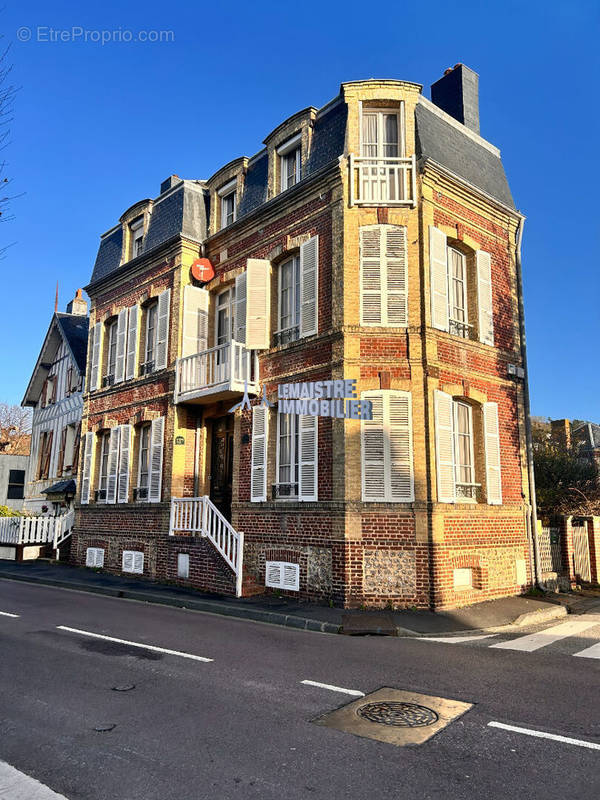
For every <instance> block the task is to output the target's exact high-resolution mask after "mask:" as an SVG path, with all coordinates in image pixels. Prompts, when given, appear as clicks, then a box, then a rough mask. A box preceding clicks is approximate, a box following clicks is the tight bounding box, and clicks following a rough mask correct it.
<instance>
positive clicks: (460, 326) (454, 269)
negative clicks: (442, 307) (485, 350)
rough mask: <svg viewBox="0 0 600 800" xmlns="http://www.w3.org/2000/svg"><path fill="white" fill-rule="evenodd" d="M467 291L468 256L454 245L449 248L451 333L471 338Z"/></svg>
mask: <svg viewBox="0 0 600 800" xmlns="http://www.w3.org/2000/svg"><path fill="white" fill-rule="evenodd" d="M467 298H468V292H467V257H466V256H465V254H464V253H461V252H460V251H459V250H455V249H454V248H453V247H449V248H448V313H449V323H450V333H453V334H455V335H456V336H462V337H463V339H468V338H469V329H470V328H471V327H472V326H471V325H469V312H468V305H467V304H468V299H467Z"/></svg>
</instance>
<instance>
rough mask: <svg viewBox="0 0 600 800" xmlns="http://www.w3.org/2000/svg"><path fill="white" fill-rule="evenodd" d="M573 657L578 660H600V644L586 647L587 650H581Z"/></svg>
mask: <svg viewBox="0 0 600 800" xmlns="http://www.w3.org/2000/svg"><path fill="white" fill-rule="evenodd" d="M573 655H574V656H577V658H600V642H598V643H597V644H593V645H592V646H591V647H586V648H585V650H580V651H579V652H578V653H573Z"/></svg>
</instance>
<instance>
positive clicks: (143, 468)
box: [135, 424, 151, 502]
mask: <svg viewBox="0 0 600 800" xmlns="http://www.w3.org/2000/svg"><path fill="white" fill-rule="evenodd" d="M150 430H151V426H150V424H147V425H142V427H141V428H140V429H139V446H138V481H137V488H136V490H135V498H136V500H139V501H141V502H144V501H147V500H148V481H149V475H150Z"/></svg>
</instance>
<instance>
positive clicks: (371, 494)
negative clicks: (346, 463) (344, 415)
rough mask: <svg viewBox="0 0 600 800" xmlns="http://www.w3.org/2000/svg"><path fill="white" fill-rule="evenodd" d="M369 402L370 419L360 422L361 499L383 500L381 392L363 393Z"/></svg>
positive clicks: (383, 469) (382, 412)
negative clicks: (370, 408) (370, 409)
mask: <svg viewBox="0 0 600 800" xmlns="http://www.w3.org/2000/svg"><path fill="white" fill-rule="evenodd" d="M361 399H365V400H370V402H371V404H372V405H371V407H372V419H368V420H367V419H364V420H362V421H361V448H360V452H361V465H362V499H363V500H365V501H367V502H369V501H371V502H375V501H379V500H380V501H384V500H385V442H384V408H383V392H363V393H362V394H361Z"/></svg>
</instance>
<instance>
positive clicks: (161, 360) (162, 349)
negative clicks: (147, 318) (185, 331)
mask: <svg viewBox="0 0 600 800" xmlns="http://www.w3.org/2000/svg"><path fill="white" fill-rule="evenodd" d="M170 307H171V290H170V289H165V291H164V292H161V293H160V294H159V295H158V319H157V322H156V328H157V334H156V358H155V359H154V368H155V369H157V370H158V369H164V368H165V367H166V366H167V359H168V356H169V352H168V351H169V311H170Z"/></svg>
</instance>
